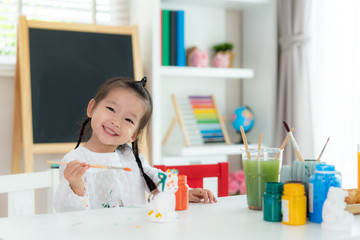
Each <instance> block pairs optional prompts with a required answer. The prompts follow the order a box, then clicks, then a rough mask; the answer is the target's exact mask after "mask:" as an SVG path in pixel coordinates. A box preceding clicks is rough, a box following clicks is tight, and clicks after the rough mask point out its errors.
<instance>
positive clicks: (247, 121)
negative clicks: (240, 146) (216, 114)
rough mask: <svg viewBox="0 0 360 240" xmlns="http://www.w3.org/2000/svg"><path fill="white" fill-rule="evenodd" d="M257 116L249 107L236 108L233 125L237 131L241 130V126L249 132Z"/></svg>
mask: <svg viewBox="0 0 360 240" xmlns="http://www.w3.org/2000/svg"><path fill="white" fill-rule="evenodd" d="M254 122H255V117H254V114H252V112H251V111H250V109H249V108H248V107H239V108H237V109H235V110H234V113H233V115H232V125H233V127H234V128H235V130H236V131H238V132H240V126H243V128H244V131H245V132H248V131H250V130H251V128H252V127H253V126H254Z"/></svg>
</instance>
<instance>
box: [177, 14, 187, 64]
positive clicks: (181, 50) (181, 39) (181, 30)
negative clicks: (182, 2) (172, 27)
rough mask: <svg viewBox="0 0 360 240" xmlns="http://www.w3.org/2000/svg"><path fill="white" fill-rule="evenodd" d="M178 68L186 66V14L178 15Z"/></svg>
mask: <svg viewBox="0 0 360 240" xmlns="http://www.w3.org/2000/svg"><path fill="white" fill-rule="evenodd" d="M176 39H177V41H176V66H186V54H185V12H184V11H183V10H179V11H177V13H176Z"/></svg>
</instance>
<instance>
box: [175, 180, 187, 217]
mask: <svg viewBox="0 0 360 240" xmlns="http://www.w3.org/2000/svg"><path fill="white" fill-rule="evenodd" d="M178 186H179V188H178V190H177V192H176V193H175V198H176V205H175V210H177V211H178V210H186V209H188V207H189V186H188V185H187V177H186V175H178Z"/></svg>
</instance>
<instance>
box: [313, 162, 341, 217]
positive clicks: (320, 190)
mask: <svg viewBox="0 0 360 240" xmlns="http://www.w3.org/2000/svg"><path fill="white" fill-rule="evenodd" d="M330 187H338V188H341V174H340V173H339V172H337V171H336V170H335V166H334V165H325V164H319V165H316V169H315V172H314V175H312V176H311V177H310V179H309V218H310V221H311V222H316V223H321V222H322V209H323V205H324V202H325V200H326V198H327V194H328V191H329V188H330Z"/></svg>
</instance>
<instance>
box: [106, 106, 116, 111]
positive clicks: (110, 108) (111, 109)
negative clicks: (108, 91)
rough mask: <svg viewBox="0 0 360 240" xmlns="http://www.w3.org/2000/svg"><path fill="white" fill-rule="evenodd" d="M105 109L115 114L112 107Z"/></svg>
mask: <svg viewBox="0 0 360 240" xmlns="http://www.w3.org/2000/svg"><path fill="white" fill-rule="evenodd" d="M106 108H107V109H109V110H110V111H111V112H115V109H113V108H112V107H106Z"/></svg>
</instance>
